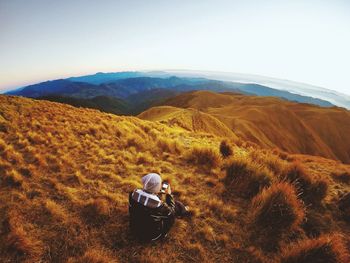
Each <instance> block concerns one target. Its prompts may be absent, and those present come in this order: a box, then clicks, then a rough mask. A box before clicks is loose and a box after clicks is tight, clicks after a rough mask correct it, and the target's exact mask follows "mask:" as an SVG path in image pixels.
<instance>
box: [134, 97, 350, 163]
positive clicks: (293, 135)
mask: <svg viewBox="0 0 350 263" xmlns="http://www.w3.org/2000/svg"><path fill="white" fill-rule="evenodd" d="M163 105H169V106H173V107H178V108H185V109H197V110H199V111H201V112H203V113H207V114H209V115H211V116H213V117H215V118H216V119H217V120H219V121H220V122H222V123H223V124H225V125H226V126H227V127H228V128H229V129H231V130H232V131H233V132H234V133H235V134H236V135H237V136H239V137H240V138H242V139H243V140H249V141H251V142H254V143H257V144H259V145H261V146H263V147H267V148H274V147H278V148H280V149H282V150H284V151H288V152H291V153H303V154H311V155H319V156H323V157H326V158H332V159H338V160H341V161H343V162H346V163H350V136H349V134H350V112H349V111H347V110H345V109H343V108H337V107H332V108H323V107H318V106H314V105H310V104H300V103H293V102H288V101H284V100H281V99H277V98H273V97H256V96H245V95H240V94H232V93H213V92H210V91H196V92H191V93H184V94H180V95H178V96H176V97H174V98H170V99H168V100H166V101H165V102H164V103H163ZM174 111H177V110H176V109H175V108H174ZM148 115H149V114H147V116H148ZM140 116H141V117H143V116H146V115H140ZM145 119H148V117H147V118H145Z"/></svg>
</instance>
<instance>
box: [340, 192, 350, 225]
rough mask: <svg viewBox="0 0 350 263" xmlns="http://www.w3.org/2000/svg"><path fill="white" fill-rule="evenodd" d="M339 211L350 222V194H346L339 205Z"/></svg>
mask: <svg viewBox="0 0 350 263" xmlns="http://www.w3.org/2000/svg"><path fill="white" fill-rule="evenodd" d="M338 207H339V210H340V211H341V214H342V216H343V218H344V219H345V220H346V221H348V222H350V192H348V193H346V194H344V195H343V196H342V197H341V198H340V200H339V203H338Z"/></svg>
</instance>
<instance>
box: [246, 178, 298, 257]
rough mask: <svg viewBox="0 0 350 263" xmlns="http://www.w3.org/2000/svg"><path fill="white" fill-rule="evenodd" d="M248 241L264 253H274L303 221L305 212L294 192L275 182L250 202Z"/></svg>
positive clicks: (288, 186)
mask: <svg viewBox="0 0 350 263" xmlns="http://www.w3.org/2000/svg"><path fill="white" fill-rule="evenodd" d="M250 210H251V212H250V219H249V220H250V223H249V224H250V231H251V233H250V238H251V240H252V242H253V243H255V244H256V245H257V246H260V247H261V248H263V249H265V250H268V251H269V250H270V251H271V250H272V251H273V250H277V249H278V243H279V242H280V241H281V240H282V239H283V238H288V236H289V235H291V234H292V233H293V232H295V231H298V228H299V226H300V224H301V223H302V221H303V220H304V215H305V209H304V205H303V203H302V201H300V200H299V199H298V196H297V193H296V190H295V189H294V187H293V186H292V185H290V184H288V183H276V184H273V185H272V186H271V187H270V188H268V189H264V190H263V191H262V192H261V193H260V194H259V195H257V196H256V197H255V198H254V199H253V200H252V205H251V208H250Z"/></svg>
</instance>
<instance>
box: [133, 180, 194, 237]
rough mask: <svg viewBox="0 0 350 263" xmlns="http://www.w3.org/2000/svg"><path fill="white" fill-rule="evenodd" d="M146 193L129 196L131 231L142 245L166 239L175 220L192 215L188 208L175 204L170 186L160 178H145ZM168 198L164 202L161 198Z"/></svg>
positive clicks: (136, 192) (144, 189)
mask: <svg viewBox="0 0 350 263" xmlns="http://www.w3.org/2000/svg"><path fill="white" fill-rule="evenodd" d="M142 184H143V189H136V190H134V191H132V192H131V193H130V194H129V217H130V230H131V233H132V235H133V236H134V237H136V238H137V239H138V240H140V241H144V242H149V241H155V240H158V239H161V238H164V237H166V236H167V234H168V232H169V230H170V228H171V227H172V226H173V224H174V222H175V218H176V217H183V216H188V215H190V212H189V208H188V207H187V206H184V205H183V204H182V203H181V202H179V201H175V200H174V197H173V196H172V194H171V188H170V185H169V184H168V183H167V182H163V185H162V179H161V177H160V175H159V174H156V173H150V174H147V175H145V176H143V177H142ZM164 195H165V201H162V199H163V198H162V197H164Z"/></svg>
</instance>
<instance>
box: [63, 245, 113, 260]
mask: <svg viewBox="0 0 350 263" xmlns="http://www.w3.org/2000/svg"><path fill="white" fill-rule="evenodd" d="M118 262H119V261H118V260H117V259H115V258H112V257H111V256H110V255H109V254H108V253H106V252H105V251H104V250H103V249H101V248H88V250H86V251H85V253H84V255H82V256H81V257H78V258H70V259H69V260H68V263H118Z"/></svg>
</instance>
